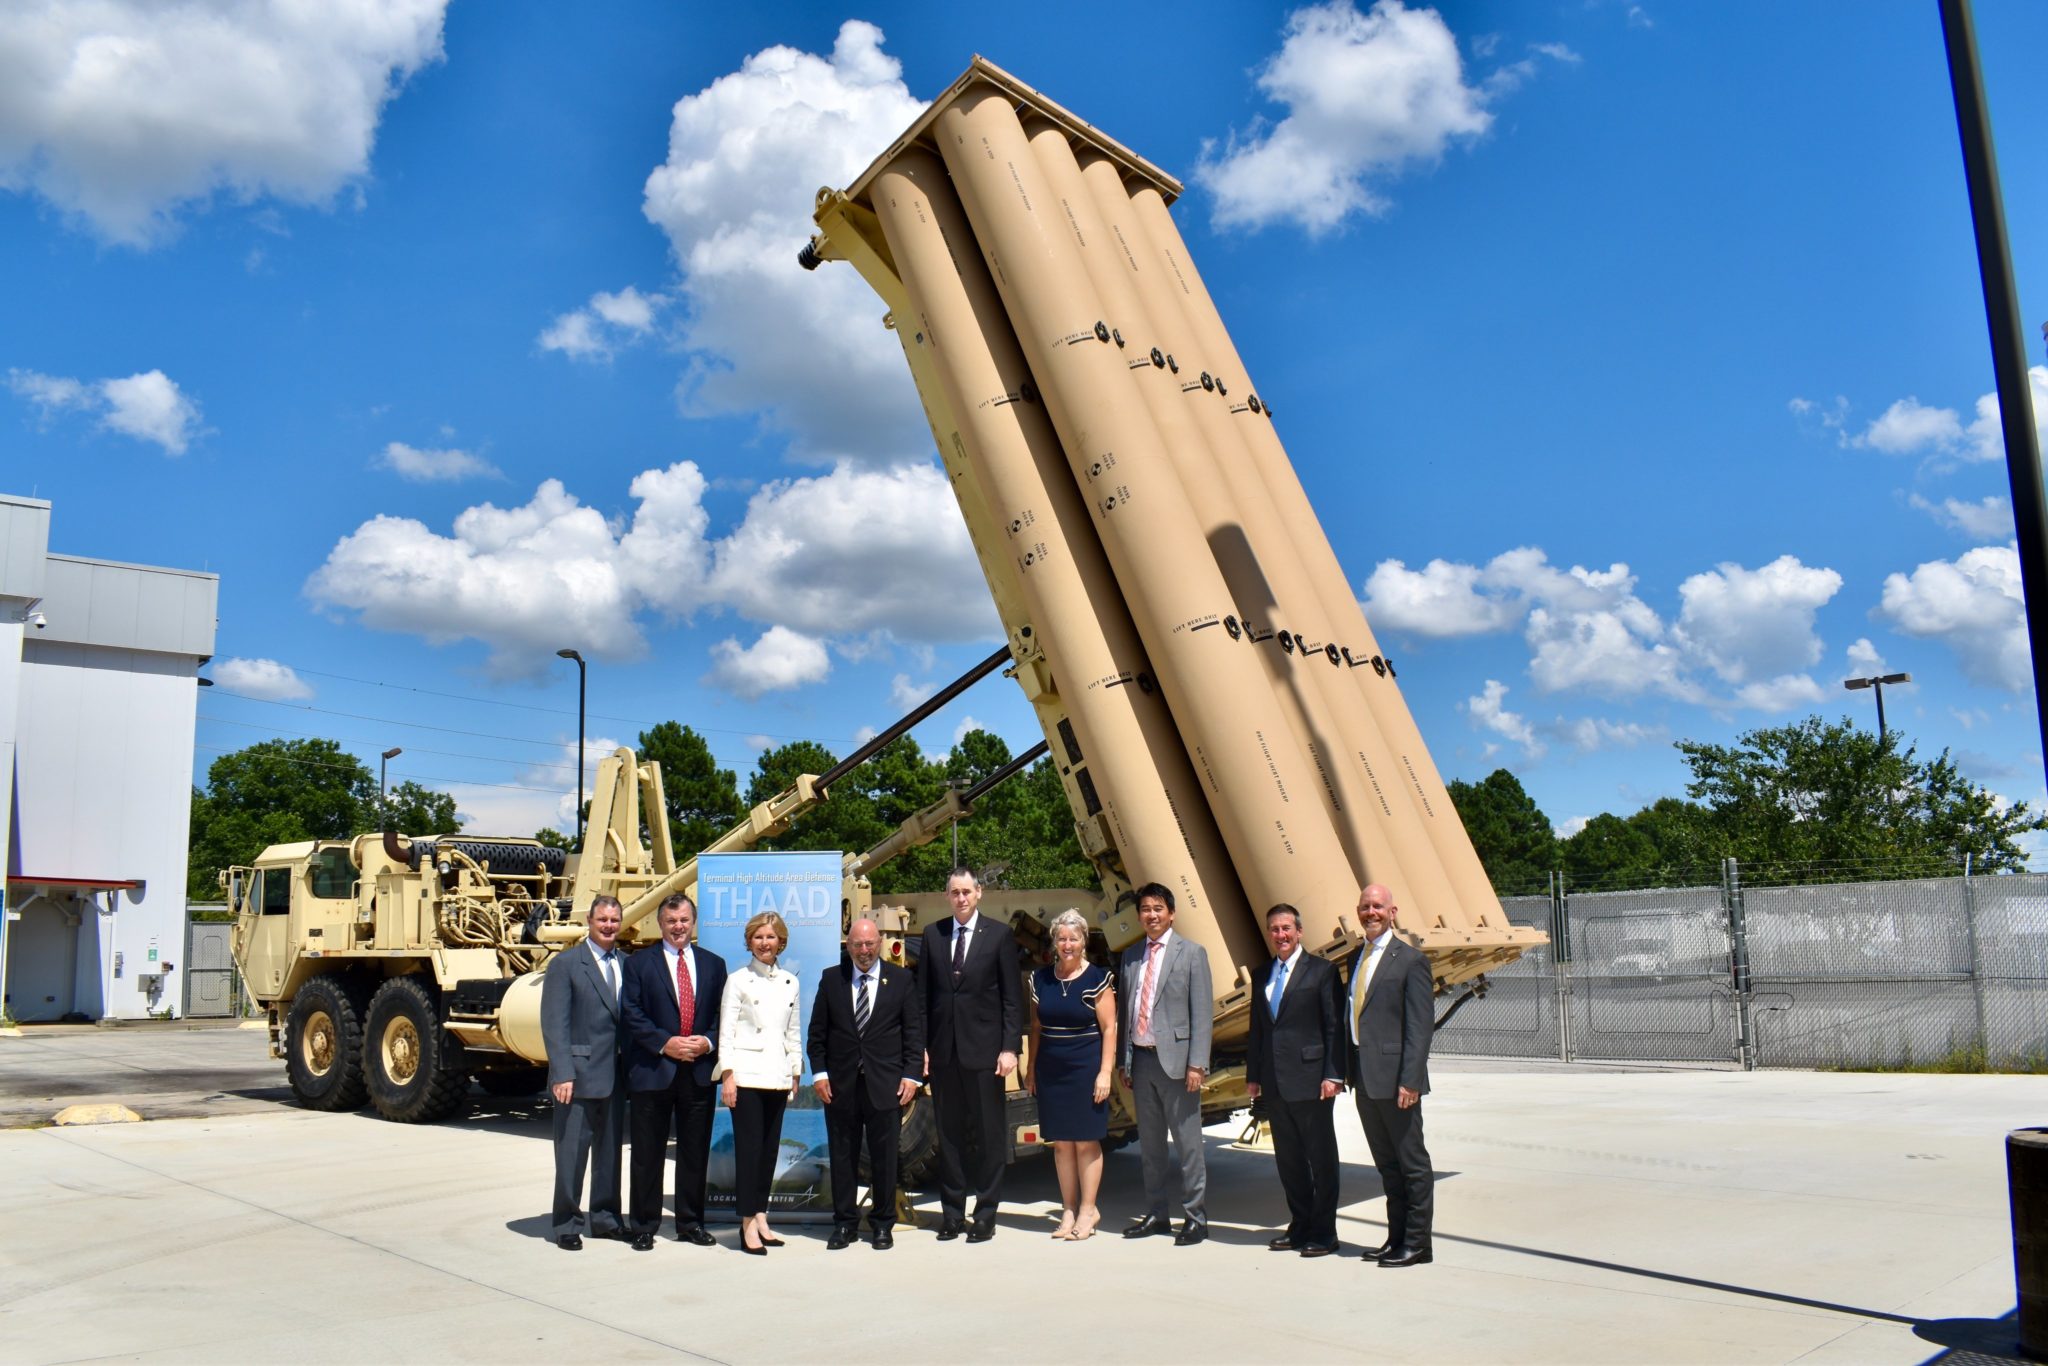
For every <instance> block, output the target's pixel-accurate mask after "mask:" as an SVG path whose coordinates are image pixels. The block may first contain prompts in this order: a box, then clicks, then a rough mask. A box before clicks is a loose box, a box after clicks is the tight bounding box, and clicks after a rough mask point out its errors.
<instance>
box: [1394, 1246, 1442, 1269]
mask: <svg viewBox="0 0 2048 1366" xmlns="http://www.w3.org/2000/svg"><path fill="white" fill-rule="evenodd" d="M1435 1260H1436V1257H1435V1256H1434V1255H1433V1254H1432V1253H1431V1252H1430V1250H1429V1249H1428V1248H1426V1247H1400V1248H1395V1249H1394V1250H1393V1251H1392V1252H1389V1253H1388V1254H1387V1255H1386V1256H1384V1257H1382V1258H1380V1265H1381V1266H1397V1267H1398V1266H1421V1265H1423V1264H1424V1263H1425V1262H1433V1261H1435Z"/></svg>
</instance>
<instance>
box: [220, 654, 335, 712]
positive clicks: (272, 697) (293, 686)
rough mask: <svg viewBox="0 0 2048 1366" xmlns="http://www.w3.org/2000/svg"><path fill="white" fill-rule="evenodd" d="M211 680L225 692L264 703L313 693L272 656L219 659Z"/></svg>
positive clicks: (306, 696)
mask: <svg viewBox="0 0 2048 1366" xmlns="http://www.w3.org/2000/svg"><path fill="white" fill-rule="evenodd" d="M213 681H214V683H215V685H216V686H218V687H221V688H224V689H226V690H227V691H229V692H233V693H240V694H241V695H242V696H244V697H258V698H262V699H263V700H264V701H266V702H302V701H304V700H306V699H307V698H309V697H311V696H312V695H313V688H312V685H311V684H309V683H307V682H306V680H304V679H303V678H300V677H299V675H298V673H297V672H296V671H295V670H294V669H293V668H292V667H291V666H290V665H289V664H280V663H278V662H277V661H276V660H274V659H239V658H233V659H223V660H220V661H218V662H217V663H215V664H214V666H213Z"/></svg>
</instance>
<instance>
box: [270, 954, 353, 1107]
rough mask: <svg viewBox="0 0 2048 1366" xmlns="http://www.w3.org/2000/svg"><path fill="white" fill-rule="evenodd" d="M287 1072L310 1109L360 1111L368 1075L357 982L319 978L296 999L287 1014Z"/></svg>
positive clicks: (296, 1091) (295, 1092)
mask: <svg viewBox="0 0 2048 1366" xmlns="http://www.w3.org/2000/svg"><path fill="white" fill-rule="evenodd" d="M284 1071H285V1077H286V1078H287V1079H288V1080H289V1081H290V1082H291V1088H292V1095H293V1096H295V1097H297V1099H298V1102H299V1104H301V1105H303V1106H305V1107H306V1108H307V1109H308V1110H325V1111H328V1112H330V1113H331V1112H334V1111H338V1110H358V1109H361V1108H362V1104H363V1101H364V1100H366V1099H367V1098H368V1096H369V1090H368V1086H367V1083H366V1082H365V1080H364V1078H363V1001H362V990H361V988H360V987H358V986H357V985H356V984H355V983H353V982H351V981H348V980H347V979H345V978H341V977H336V976H324V977H315V978H314V979H313V980H311V981H310V982H307V983H306V984H305V985H304V986H302V987H300V988H299V990H298V994H297V995H295V996H293V997H292V1004H291V1009H290V1010H288V1011H287V1012H286V1013H285V1017H284Z"/></svg>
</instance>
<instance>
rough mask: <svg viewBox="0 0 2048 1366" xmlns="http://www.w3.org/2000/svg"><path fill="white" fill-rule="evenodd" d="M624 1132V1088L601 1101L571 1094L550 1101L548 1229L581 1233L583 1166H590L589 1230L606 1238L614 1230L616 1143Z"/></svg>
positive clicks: (557, 1232)
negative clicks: (551, 1214)
mask: <svg viewBox="0 0 2048 1366" xmlns="http://www.w3.org/2000/svg"><path fill="white" fill-rule="evenodd" d="M625 1137H626V1093H625V1092H624V1091H623V1090H618V1091H613V1092H612V1093H611V1094H610V1095H608V1096H606V1097H605V1098H604V1099H602V1100H585V1099H584V1098H583V1097H582V1096H580V1095H579V1096H577V1097H576V1098H575V1099H574V1100H572V1101H570V1102H569V1103H568V1104H567V1105H563V1104H561V1103H560V1102H557V1103H556V1105H555V1222H554V1225H553V1227H554V1233H555V1236H556V1237H558V1238H559V1237H560V1236H561V1235H563V1234H565V1233H582V1232H584V1231H585V1230H584V1227H583V1222H584V1221H583V1210H582V1207H581V1206H582V1199H583V1171H584V1168H585V1167H588V1168H589V1169H590V1228H589V1232H591V1233H594V1234H597V1235H598V1236H600V1237H606V1236H609V1235H611V1234H613V1233H616V1232H618V1230H619V1227H620V1224H621V1220H620V1218H619V1213H620V1211H619V1147H620V1145H621V1144H622V1143H623V1142H624V1140H625Z"/></svg>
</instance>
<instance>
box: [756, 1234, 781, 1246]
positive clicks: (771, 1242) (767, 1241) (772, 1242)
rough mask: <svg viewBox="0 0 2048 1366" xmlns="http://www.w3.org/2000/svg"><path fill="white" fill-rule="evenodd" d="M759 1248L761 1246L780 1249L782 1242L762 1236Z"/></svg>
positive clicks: (778, 1239)
mask: <svg viewBox="0 0 2048 1366" xmlns="http://www.w3.org/2000/svg"><path fill="white" fill-rule="evenodd" d="M761 1246H762V1247H781V1246H782V1240H781V1239H780V1238H770V1237H768V1236H767V1235H766V1234H763V1235H762V1236H761Z"/></svg>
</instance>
